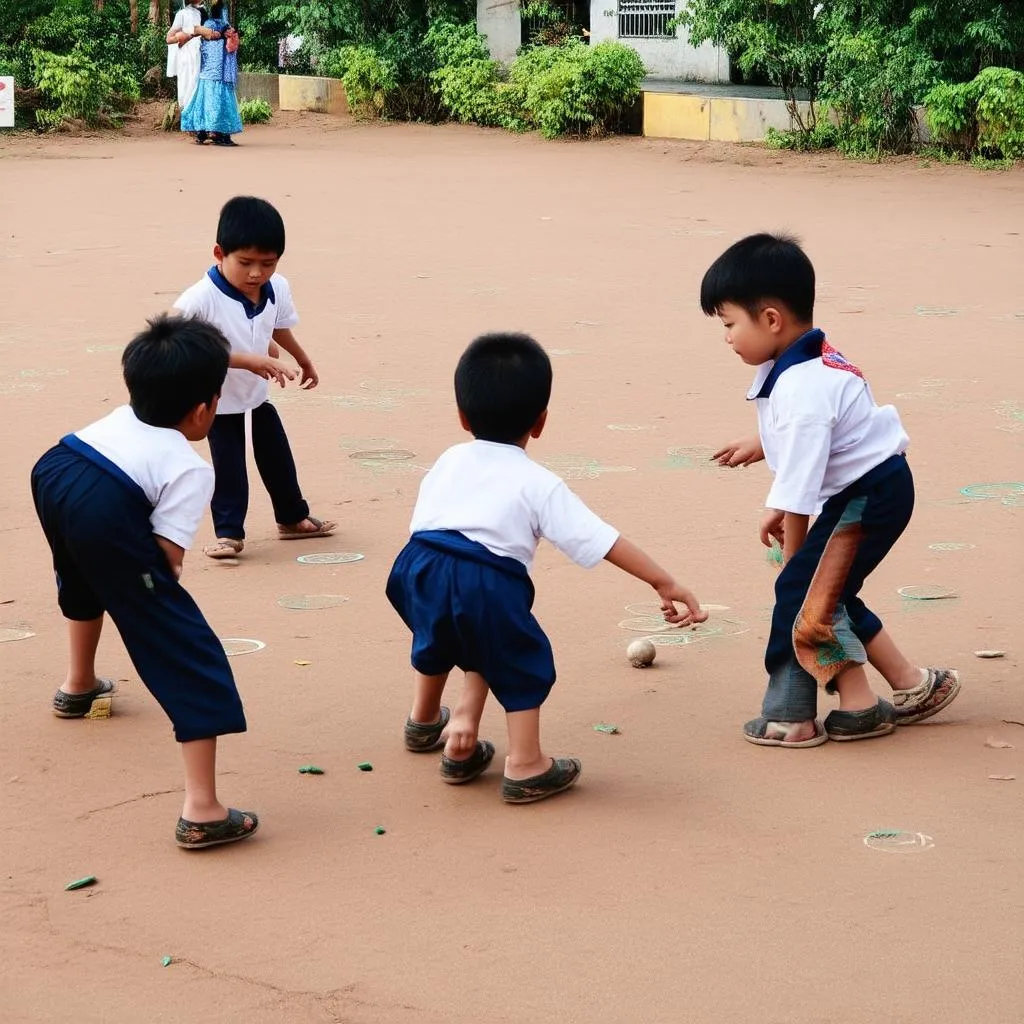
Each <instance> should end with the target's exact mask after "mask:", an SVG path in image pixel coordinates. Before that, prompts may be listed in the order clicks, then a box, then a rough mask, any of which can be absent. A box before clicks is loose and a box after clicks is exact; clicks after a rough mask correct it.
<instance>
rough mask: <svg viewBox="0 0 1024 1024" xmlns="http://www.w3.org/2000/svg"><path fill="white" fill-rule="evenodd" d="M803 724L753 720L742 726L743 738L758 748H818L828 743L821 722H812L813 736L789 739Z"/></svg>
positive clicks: (762, 719) (766, 719) (761, 719)
mask: <svg viewBox="0 0 1024 1024" xmlns="http://www.w3.org/2000/svg"><path fill="white" fill-rule="evenodd" d="M802 725H804V723H803V722H775V721H772V720H771V719H768V718H753V719H751V720H750V721H749V722H747V724H746V725H744V726H743V738H744V739H745V740H746V741H747V742H748V743H756V744H757V745H758V746H760V747H793V748H794V749H798V748H801V747H820V746H821V745H822V743H827V742H828V736H827V735H826V733H825V729H824V727H823V726H822V724H821V722H819V721H818V720H817V719H815V720H814V735H813V736H811V737H810V739H806V740H793V739H790V737H791V736H792V735H793V734H794V733H795V732H796V731H797V729H798V728H799V727H800V726H802Z"/></svg>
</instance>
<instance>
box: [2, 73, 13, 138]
mask: <svg viewBox="0 0 1024 1024" xmlns="http://www.w3.org/2000/svg"><path fill="white" fill-rule="evenodd" d="M13 127H14V79H13V78H0V128H13Z"/></svg>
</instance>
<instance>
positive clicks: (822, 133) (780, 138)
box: [764, 108, 839, 152]
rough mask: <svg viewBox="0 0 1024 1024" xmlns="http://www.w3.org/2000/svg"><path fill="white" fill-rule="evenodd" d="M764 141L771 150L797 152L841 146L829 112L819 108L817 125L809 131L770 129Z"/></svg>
mask: <svg viewBox="0 0 1024 1024" xmlns="http://www.w3.org/2000/svg"><path fill="white" fill-rule="evenodd" d="M764 141H765V144H766V145H767V146H768V147H769V148H771V149H788V150H794V151H797V152H806V151H809V150H815V149H835V148H836V146H838V145H839V131H838V129H837V128H836V125H835V124H834V122H833V121H832V120H831V119H830V118H829V117H828V112H827V110H825V109H824V108H819V110H818V120H817V123H816V124H815V125H814V127H813V128H812V129H810V130H809V131H805V132H780V131H779V130H778V129H777V128H769V129H768V133H767V135H765V139H764Z"/></svg>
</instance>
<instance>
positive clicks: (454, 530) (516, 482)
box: [387, 334, 707, 803]
mask: <svg viewBox="0 0 1024 1024" xmlns="http://www.w3.org/2000/svg"><path fill="white" fill-rule="evenodd" d="M551 382H552V373H551V362H550V360H549V359H548V356H547V353H546V352H545V351H544V349H542V348H541V347H540V345H538V344H537V342H536V341H534V340H533V339H532V338H529V337H527V336H526V335H522V334H491V335H485V336H484V337H482V338H478V339H477V340H476V341H474V342H473V344H472V345H470V346H469V348H468V349H467V350H466V351H465V353H464V354H463V356H462V358H461V359H460V360H459V364H458V367H457V369H456V371H455V400H456V403H457V405H458V409H459V419H460V421H461V423H462V426H463V429H465V430H467V431H469V432H470V433H471V434H472V435H473V436H474V438H475V440H473V441H470V442H469V443H467V444H459V445H455V447H453V448H449V449H448V450H447V451H446V452H445V453H444V454H443V455H442V456H441V457H440V458H439V459H438V460H437V462H436V464H435V465H434V467H433V468H432V469H431V470H430V472H429V473H428V474H427V475H426V477H425V478H424V480H423V483H422V485H421V486H420V492H419V498H418V499H417V502H416V508H415V511H414V512H413V517H412V526H411V528H410V532H411V534H412V537H411V539H410V541H409V543H408V544H407V545H406V546H405V548H404V549H403V550H402V552H401V553H400V554H399V556H398V558H397V560H396V561H395V565H394V568H393V569H392V571H391V576H390V578H389V579H388V584H387V596H388V599H389V600H390V601H391V603H392V605H393V606H394V607H395V610H396V611H397V612H398V613H399V615H401V617H402V619H403V620H404V621H405V623H406V625H407V626H408V627H409V629H410V630H411V631H412V634H413V640H412V667H413V670H414V671H415V673H416V678H415V684H414V697H413V706H412V713H411V714H410V716H409V719H408V721H407V722H406V726H405V745H406V748H407V749H409V750H412V751H416V752H420V751H428V750H433V749H435V748H436V747H437V746H438V745H439V744H440V743H441V742H442V741H443V740H444V739H445V737H447V742H446V744H445V750H444V755H443V756H442V758H441V778H442V780H443V781H444V782H447V783H453V784H458V783H463V782H469V781H470V780H471V779H475V778H476V777H477V776H479V775H481V774H482V773H483V772H484V771H486V769H487V767H488V765H490V763H491V760H492V759H493V757H494V744H492V743H490V742H488V741H486V740H479V739H478V732H479V728H480V718H481V716H482V714H483V710H484V704H485V702H486V700H487V695H488V693H493V694H494V696H495V697H496V698H497V700H498V702H499V703H500V704H501V705H502V707H503V708H504V709H505V712H506V722H507V726H508V756H507V757H506V758H505V772H504V779H503V782H502V797H503V799H504V800H505V801H506V803H533V802H534V801H537V800H543V799H545V798H546V797H550V796H554V795H555V794H556V793H561V792H563V791H564V790H566V789H568V788H569V787H570V786H572V785H573V784H574V783H575V782H576V780H577V779H578V778H579V774H580V771H581V770H582V765H581V764H580V762H579V761H578V760H577V759H576V758H572V757H560V758H550V757H547V756H545V755H544V753H543V752H542V750H541V743H540V709H541V705H542V704H543V703H544V701H545V700H546V699H547V696H548V693H549V692H550V690H551V687H552V686H553V685H554V682H555V662H554V657H553V654H552V651H551V643H550V642H549V640H548V638H547V636H546V635H545V634H544V631H543V630H542V629H541V627H540V625H539V624H538V622H537V620H536V619H535V618H534V617H533V614H532V613H531V608H532V606H533V597H534V590H533V583H532V582H531V580H530V575H529V569H530V566H531V564H532V562H533V557H534V555H535V553H536V551H537V545H538V544H539V543H540V541H541V539H542V538H546V539H547V540H549V541H550V542H551V543H552V544H554V545H555V547H557V548H558V549H559V550H560V551H562V552H563V553H564V554H566V555H568V556H569V557H570V558H571V559H572V560H573V561H574V562H576V563H577V564H578V565H581V566H583V567H584V568H592V567H593V566H596V565H597V564H598V563H600V562H601V561H602V560H603V561H608V562H611V564H612V565H615V566H618V567H619V568H620V569H623V570H624V571H625V572H628V573H630V574H631V575H633V576H636V577H637V578H638V579H641V580H643V581H644V582H645V583H648V584H649V585H650V586H651V587H653V588H654V590H655V591H656V592H657V594H658V597H659V598H660V600H661V606H662V609H663V611H664V615H665V620H666V621H667V622H672V623H675V624H677V625H680V626H685V625H689V624H690V623H696V622H703V621H704V620H705V619H707V612H704V611H701V608H700V605H699V604H698V603H697V599H696V597H694V595H693V594H692V593H691V592H690V591H689V590H687V589H686V588H685V587H681V586H680V585H679V584H678V583H676V581H675V580H674V579H673V578H672V577H671V576H670V575H669V574H668V573H667V572H666V571H665V570H664V569H662V568H661V567H660V566H659V565H657V564H656V563H655V562H654V561H652V560H651V559H650V558H649V557H648V556H647V555H645V554H644V553H643V552H642V551H641V550H640V549H639V548H638V547H636V545H634V544H632V543H630V541H628V540H626V539H625V537H621V536H620V535H619V532H618V531H617V530H616V529H615V528H614V527H612V526H609V525H608V524H607V523H605V522H603V521H602V520H601V519H599V518H598V517H597V516H596V515H595V514H594V513H593V512H591V511H590V509H589V508H587V506H586V505H584V504H583V502H582V501H580V499H579V498H578V497H577V496H576V495H575V494H573V493H572V491H570V490H569V488H568V487H567V486H566V485H565V482H564V481H563V480H562V479H561V478H559V477H558V476H556V475H555V474H554V473H552V472H551V471H550V470H548V469H545V468H544V467H543V466H540V465H538V464H537V463H536V462H534V461H533V460H532V459H531V458H530V457H529V456H528V455H527V454H526V446H527V445H528V444H529V442H530V441H531V440H532V439H534V438H538V437H540V435H541V433H542V432H543V430H544V427H545V425H546V423H547V415H548V401H549V399H550V397H551ZM677 601H678V602H680V603H681V604H683V605H685V608H684V609H683V610H679V609H677V608H676V605H675V602H677ZM455 667H458V668H460V669H462V670H463V671H464V672H465V673H466V684H465V687H464V689H463V693H462V697H461V699H460V701H459V704H458V706H457V707H456V709H455V712H454V714H451V713H450V712H449V710H448V708H446V707H442V706H441V697H442V694H443V693H444V687H445V683H446V682H447V680H448V675H449V673H450V672H451V670H452V669H453V668H455Z"/></svg>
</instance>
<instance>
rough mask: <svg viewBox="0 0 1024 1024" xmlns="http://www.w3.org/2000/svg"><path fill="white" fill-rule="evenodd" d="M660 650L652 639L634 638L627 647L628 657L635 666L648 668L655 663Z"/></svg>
mask: <svg viewBox="0 0 1024 1024" xmlns="http://www.w3.org/2000/svg"><path fill="white" fill-rule="evenodd" d="M657 655H658V652H657V650H656V648H655V646H654V644H652V643H651V641H650V640H634V641H633V642H632V643H631V644H630V645H629V646H628V647H627V648H626V657H627V658H628V659H629V662H630V664H631V665H632V666H633V668H648V667H649V666H650V665H653V664H654V659H655V658H656V657H657Z"/></svg>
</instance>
